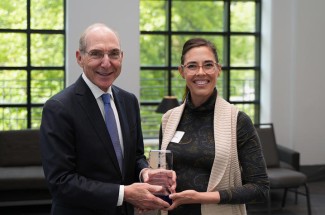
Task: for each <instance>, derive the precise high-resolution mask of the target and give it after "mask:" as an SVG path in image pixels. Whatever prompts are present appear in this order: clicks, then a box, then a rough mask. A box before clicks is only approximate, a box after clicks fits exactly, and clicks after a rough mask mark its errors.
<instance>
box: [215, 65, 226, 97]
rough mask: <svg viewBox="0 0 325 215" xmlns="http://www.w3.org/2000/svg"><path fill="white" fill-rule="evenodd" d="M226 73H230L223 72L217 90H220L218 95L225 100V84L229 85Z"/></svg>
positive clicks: (218, 80)
mask: <svg viewBox="0 0 325 215" xmlns="http://www.w3.org/2000/svg"><path fill="white" fill-rule="evenodd" d="M225 73H228V71H225V70H222V71H221V74H220V76H219V77H218V79H217V86H216V87H217V90H218V95H219V96H221V97H223V98H224V96H225V95H224V88H225V83H227V81H226V80H224V79H225Z"/></svg>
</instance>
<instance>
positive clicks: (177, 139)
mask: <svg viewBox="0 0 325 215" xmlns="http://www.w3.org/2000/svg"><path fill="white" fill-rule="evenodd" d="M184 134H185V132H184V131H176V132H175V135H174V137H173V139H172V140H171V142H173V143H179V142H180V141H181V139H182V137H183V136H184Z"/></svg>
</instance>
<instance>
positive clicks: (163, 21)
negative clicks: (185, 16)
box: [140, 0, 168, 31]
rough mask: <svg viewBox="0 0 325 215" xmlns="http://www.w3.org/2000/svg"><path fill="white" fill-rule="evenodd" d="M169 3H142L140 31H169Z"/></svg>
mask: <svg viewBox="0 0 325 215" xmlns="http://www.w3.org/2000/svg"><path fill="white" fill-rule="evenodd" d="M167 4H168V3H167V2H166V1H143V0H141V1H140V17H141V19H140V31H165V30H167V18H166V11H167Z"/></svg>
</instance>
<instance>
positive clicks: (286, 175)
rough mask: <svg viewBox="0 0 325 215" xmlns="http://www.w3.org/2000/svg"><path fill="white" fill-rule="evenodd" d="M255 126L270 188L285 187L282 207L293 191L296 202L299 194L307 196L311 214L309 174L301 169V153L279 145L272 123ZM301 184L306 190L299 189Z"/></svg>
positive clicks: (269, 208)
mask: <svg viewBox="0 0 325 215" xmlns="http://www.w3.org/2000/svg"><path fill="white" fill-rule="evenodd" d="M255 128H256V131H257V133H258V136H259V138H260V141H261V145H262V149H263V154H264V159H265V162H266V166H267V174H268V177H269V180H270V189H284V193H283V197H282V205H281V207H282V208H283V207H285V201H286V196H287V192H288V191H293V192H295V194H296V203H297V195H298V194H301V195H304V196H306V200H307V208H308V215H311V206H310V195H309V189H308V186H307V176H306V175H305V174H303V173H302V172H300V171H299V153H298V152H295V151H293V150H290V149H288V148H286V147H284V146H280V145H277V143H276V138H275V133H274V128H273V124H272V123H267V124H266V123H265V124H256V125H255ZM289 153H291V154H289ZM288 155H290V156H288ZM281 159H282V161H281ZM288 162H290V163H291V164H288ZM300 186H303V187H304V188H305V192H299V191H298V188H299V187H300ZM268 214H271V196H269V200H268Z"/></svg>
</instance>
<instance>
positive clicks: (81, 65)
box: [76, 50, 83, 68]
mask: <svg viewBox="0 0 325 215" xmlns="http://www.w3.org/2000/svg"><path fill="white" fill-rule="evenodd" d="M76 59H77V63H78V64H79V66H80V67H81V68H82V67H83V62H82V55H81V53H80V51H79V50H77V51H76Z"/></svg>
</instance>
